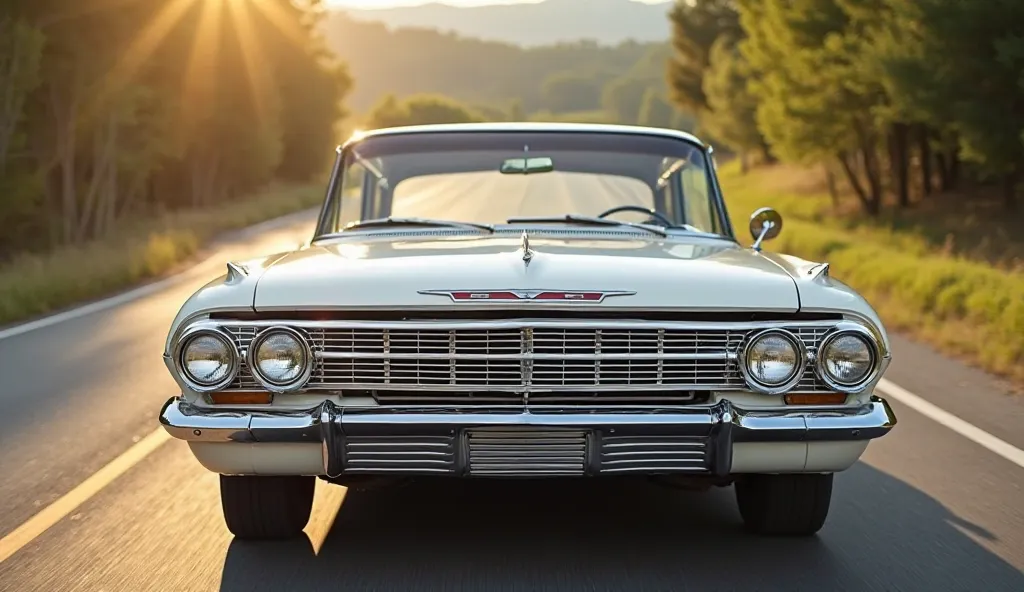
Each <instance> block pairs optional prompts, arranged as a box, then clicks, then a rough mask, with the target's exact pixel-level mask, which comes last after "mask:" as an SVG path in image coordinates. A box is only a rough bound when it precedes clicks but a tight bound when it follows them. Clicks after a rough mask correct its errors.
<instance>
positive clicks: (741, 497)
mask: <svg viewBox="0 0 1024 592" xmlns="http://www.w3.org/2000/svg"><path fill="white" fill-rule="evenodd" d="M832 476H833V475H832V473H828V474H817V473H808V474H792V475H745V476H744V477H743V478H742V479H740V480H738V481H736V502H737V504H738V505H739V509H740V516H742V517H743V523H744V525H745V526H746V528H747V530H749V531H751V532H754V533H756V534H762V535H769V536H811V535H813V534H814V533H816V532H818V531H819V530H821V527H822V526H824V524H825V518H827V517H828V509H829V504H830V502H831V500H832Z"/></svg>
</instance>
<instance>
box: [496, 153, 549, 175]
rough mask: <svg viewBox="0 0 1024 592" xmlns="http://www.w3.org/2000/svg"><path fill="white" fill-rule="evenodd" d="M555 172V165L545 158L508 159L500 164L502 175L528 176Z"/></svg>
mask: <svg viewBox="0 0 1024 592" xmlns="http://www.w3.org/2000/svg"><path fill="white" fill-rule="evenodd" d="M553 170H555V163H554V161H552V160H551V158H549V157H547V156H535V157H532V158H508V159H506V160H505V162H503V163H501V173H502V174H503V175H529V174H531V173H550V172H551V171H553Z"/></svg>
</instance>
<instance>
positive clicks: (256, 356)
mask: <svg viewBox="0 0 1024 592" xmlns="http://www.w3.org/2000/svg"><path fill="white" fill-rule="evenodd" d="M247 361H248V363H249V369H250V370H251V371H252V374H253V376H254V377H255V378H256V380H258V381H259V382H260V384H262V385H263V386H264V387H265V388H266V389H267V390H269V391H273V392H278V393H283V392H288V391H294V390H297V389H299V388H302V386H303V385H305V384H306V381H307V380H309V376H310V374H311V373H312V372H313V353H312V351H311V350H310V348H309V344H308V342H307V341H306V339H305V338H304V337H303V336H302V335H301V334H300V333H299V332H297V331H295V330H294V329H290V328H288V327H273V328H270V329H267V330H265V331H263V332H262V333H260V334H259V335H257V336H256V338H255V339H253V340H252V343H251V344H250V346H249V356H248V360H247Z"/></svg>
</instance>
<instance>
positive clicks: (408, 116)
mask: <svg viewBox="0 0 1024 592" xmlns="http://www.w3.org/2000/svg"><path fill="white" fill-rule="evenodd" d="M477 121H483V118H482V117H481V116H480V115H479V114H478V113H476V112H475V111H473V110H472V109H470V108H469V107H467V106H465V105H463V104H461V103H459V102H458V101H455V100H454V99H450V98H448V97H445V96H443V95H436V94H419V95H413V96H411V97H407V98H405V99H402V100H399V99H397V98H395V97H394V95H388V96H386V97H384V98H383V99H381V101H380V102H379V103H378V104H377V106H376V107H374V108H373V109H372V110H371V111H370V114H369V116H368V117H367V120H366V125H367V127H369V128H371V129H376V128H383V127H399V126H405V125H428V124H437V123H470V122H477Z"/></svg>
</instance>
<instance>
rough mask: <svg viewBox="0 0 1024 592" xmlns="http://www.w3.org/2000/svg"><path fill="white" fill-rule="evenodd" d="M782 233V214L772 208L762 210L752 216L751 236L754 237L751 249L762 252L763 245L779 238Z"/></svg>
mask: <svg viewBox="0 0 1024 592" xmlns="http://www.w3.org/2000/svg"><path fill="white" fill-rule="evenodd" d="M780 232H782V214H780V213H778V212H776V211H775V210H773V209H772V208H760V209H758V210H757V211H755V212H754V213H753V214H751V215H750V235H751V236H752V237H754V244H753V245H751V246H750V248H751V249H754V250H755V251H760V250H761V243H763V242H764V241H766V240H772V239H773V238H775V237H777V236H779V233H780Z"/></svg>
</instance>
